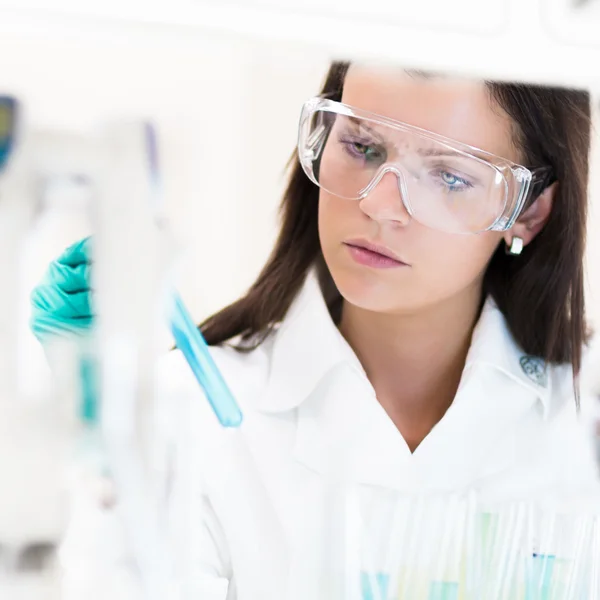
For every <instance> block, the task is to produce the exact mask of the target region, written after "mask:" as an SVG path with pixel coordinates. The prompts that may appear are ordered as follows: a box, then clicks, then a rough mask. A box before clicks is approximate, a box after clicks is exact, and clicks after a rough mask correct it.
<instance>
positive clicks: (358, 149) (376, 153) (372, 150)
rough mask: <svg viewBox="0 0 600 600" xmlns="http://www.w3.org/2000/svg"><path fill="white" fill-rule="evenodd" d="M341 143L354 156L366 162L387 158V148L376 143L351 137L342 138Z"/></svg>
mask: <svg viewBox="0 0 600 600" xmlns="http://www.w3.org/2000/svg"><path fill="white" fill-rule="evenodd" d="M340 143H341V144H342V146H343V147H344V149H345V151H346V152H347V153H348V154H349V155H350V156H351V157H352V158H357V159H361V160H363V161H365V162H381V160H385V156H386V152H385V150H384V149H382V148H380V147H379V146H377V145H375V144H370V143H368V142H363V141H359V140H356V139H352V138H351V137H342V138H340Z"/></svg>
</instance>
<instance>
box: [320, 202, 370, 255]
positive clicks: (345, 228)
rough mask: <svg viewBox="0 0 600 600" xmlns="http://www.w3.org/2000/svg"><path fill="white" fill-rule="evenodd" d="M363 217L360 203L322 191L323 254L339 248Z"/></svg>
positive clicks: (321, 224)
mask: <svg viewBox="0 0 600 600" xmlns="http://www.w3.org/2000/svg"><path fill="white" fill-rule="evenodd" d="M361 216H362V217H363V219H364V215H362V213H361V211H360V208H359V205H358V202H353V201H352V200H345V199H343V198H338V197H336V196H333V195H331V194H328V193H327V192H324V191H323V190H321V193H320V195H319V238H320V240H321V247H322V248H323V252H324V253H327V251H328V249H329V248H331V247H332V246H339V244H340V243H341V242H342V241H343V239H344V238H345V237H346V236H347V235H348V234H350V233H352V230H353V228H354V224H357V223H360V220H361Z"/></svg>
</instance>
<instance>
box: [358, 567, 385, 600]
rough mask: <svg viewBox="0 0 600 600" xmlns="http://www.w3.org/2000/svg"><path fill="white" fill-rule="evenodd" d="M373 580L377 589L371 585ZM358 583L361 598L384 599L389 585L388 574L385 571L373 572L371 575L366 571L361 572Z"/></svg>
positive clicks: (367, 599)
mask: <svg viewBox="0 0 600 600" xmlns="http://www.w3.org/2000/svg"><path fill="white" fill-rule="evenodd" d="M373 580H374V581H375V585H376V586H377V588H378V589H377V590H374V589H373V586H372V585H371V582H372V581H373ZM360 584H361V588H362V598H363V600H386V598H387V594H388V587H389V585H390V576H389V575H386V574H385V573H373V575H372V576H369V574H368V573H361V574H360Z"/></svg>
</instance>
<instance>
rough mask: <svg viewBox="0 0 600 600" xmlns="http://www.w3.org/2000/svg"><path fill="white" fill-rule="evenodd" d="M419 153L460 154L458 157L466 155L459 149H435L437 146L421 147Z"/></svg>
mask: <svg viewBox="0 0 600 600" xmlns="http://www.w3.org/2000/svg"><path fill="white" fill-rule="evenodd" d="M417 153H418V154H419V155H420V156H454V157H456V156H458V157H464V154H463V153H462V152H458V150H450V149H449V148H446V149H444V150H439V149H435V148H419V149H418V150H417Z"/></svg>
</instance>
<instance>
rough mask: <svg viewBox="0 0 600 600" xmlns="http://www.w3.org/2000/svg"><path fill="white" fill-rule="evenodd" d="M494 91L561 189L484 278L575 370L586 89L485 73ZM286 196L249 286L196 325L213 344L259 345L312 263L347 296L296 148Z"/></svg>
mask: <svg viewBox="0 0 600 600" xmlns="http://www.w3.org/2000/svg"><path fill="white" fill-rule="evenodd" d="M348 67H349V63H347V62H335V63H333V64H332V65H331V67H330V69H329V73H328V74H327V77H326V79H325V83H324V85H323V89H322V93H323V94H327V96H328V97H329V98H331V99H333V100H341V96H342V89H343V85H344V80H345V77H346V73H347V71H348ZM486 85H487V87H488V90H489V92H490V95H491V97H492V98H493V99H494V100H495V101H496V102H497V103H498V104H499V106H501V107H502V108H503V109H504V110H505V111H506V112H507V113H508V115H509V116H510V117H511V118H512V120H513V122H514V126H515V127H514V129H515V137H516V140H515V141H516V142H517V143H518V145H519V147H520V148H522V150H523V152H524V156H525V160H526V163H525V164H526V165H527V166H528V167H530V168H536V167H543V166H550V167H551V168H552V170H553V176H554V177H553V178H554V179H555V180H558V189H557V193H556V197H555V200H554V205H553V207H552V211H551V215H550V218H549V221H548V223H547V224H546V226H545V227H544V229H543V230H542V232H541V233H540V234H539V235H538V236H537V237H536V238H535V239H534V240H533V241H532V242H531V243H530V244H529V245H528V246H527V247H525V249H524V250H523V253H522V254H521V255H520V256H519V257H512V256H507V255H506V253H505V251H504V248H503V245H502V244H501V245H500V246H499V248H498V250H497V252H496V253H495V255H494V256H493V258H492V260H491V262H490V264H489V267H488V269H487V272H486V276H485V280H484V292H485V293H486V294H491V295H492V297H493V298H494V299H495V301H496V303H497V305H498V307H499V308H500V310H501V311H502V313H503V314H504V316H505V318H506V321H507V323H508V327H509V329H510V331H511V333H512V335H513V337H514V338H515V340H516V342H517V343H518V344H519V345H520V347H521V348H522V349H523V351H524V352H526V353H527V354H530V355H532V356H538V357H540V358H543V359H544V360H546V361H547V362H549V363H555V364H563V363H570V364H571V365H572V367H573V373H574V374H575V375H577V374H578V373H579V370H580V366H581V355H582V350H583V345H584V343H585V341H586V339H587V336H586V322H585V306H584V292H583V290H584V285H583V255H584V247H585V230H586V212H587V182H588V169H589V164H588V161H589V148H590V135H591V116H590V112H591V111H590V96H589V94H588V93H587V92H584V91H578V90H569V89H563V88H556V87H544V86H535V85H524V84H518V83H498V82H487V84H486ZM289 167H290V177H289V183H288V186H287V190H286V192H285V194H284V197H283V201H282V204H281V209H280V210H281V218H282V225H281V230H280V233H279V237H278V239H277V242H276V244H275V247H274V249H273V251H272V253H271V256H270V257H269V259H268V260H267V263H266V264H265V266H264V267H263V269H262V272H261V273H260V275H259V276H258V278H257V280H256V281H255V282H254V284H253V285H252V286H251V287H250V289H249V290H248V292H247V294H246V295H245V296H243V297H242V298H240V299H239V300H237V301H236V302H234V303H233V304H231V305H230V306H227V307H226V308H224V309H223V310H221V311H220V312H218V313H216V314H215V315H213V316H212V317H210V318H208V319H207V320H206V321H205V322H204V323H203V324H202V325H201V326H200V327H201V330H202V332H203V334H204V336H205V337H206V339H207V341H208V343H209V344H211V345H216V344H220V343H223V342H225V341H227V340H230V339H231V338H234V337H235V338H238V345H237V347H238V349H240V350H247V349H250V348H254V347H256V346H257V345H259V344H260V343H261V342H262V341H263V340H264V339H265V337H266V336H268V335H269V333H270V331H271V330H272V328H273V326H274V325H275V324H277V323H278V322H280V321H281V320H282V319H283V318H284V316H285V314H286V312H287V311H288V309H289V307H290V305H291V303H292V302H293V300H294V298H295V297H296V295H297V294H298V292H299V290H300V288H301V286H302V284H303V282H304V279H305V277H306V275H307V272H308V271H309V269H310V268H311V267H312V266H313V265H316V266H317V267H318V272H319V275H320V281H321V285H322V287H323V290H324V294H325V298H326V300H327V301H328V303H329V305H330V308H331V309H332V315H334V318H335V314H336V312H339V306H340V305H341V298H340V296H339V293H337V290H336V289H335V285H334V284H333V280H332V278H331V276H330V275H329V273H328V270H327V268H326V266H325V263H324V260H323V256H322V253H321V248H320V244H319V236H318V227H317V209H318V197H319V192H318V188H317V187H316V186H315V185H314V184H313V183H312V182H311V181H310V180H309V179H308V177H306V175H305V174H304V172H303V171H302V168H301V166H300V163H299V162H298V159H297V156H296V155H295V154H294V156H293V157H292V159H291V161H290V165H289Z"/></svg>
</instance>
